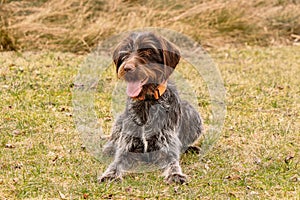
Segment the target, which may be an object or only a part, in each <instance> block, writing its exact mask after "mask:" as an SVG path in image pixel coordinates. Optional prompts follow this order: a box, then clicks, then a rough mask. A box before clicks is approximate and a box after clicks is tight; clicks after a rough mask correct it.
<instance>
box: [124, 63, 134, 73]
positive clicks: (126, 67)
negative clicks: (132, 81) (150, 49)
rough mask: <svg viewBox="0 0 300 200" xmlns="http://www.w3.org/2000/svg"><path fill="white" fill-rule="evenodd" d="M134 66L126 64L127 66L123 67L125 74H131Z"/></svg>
mask: <svg viewBox="0 0 300 200" xmlns="http://www.w3.org/2000/svg"><path fill="white" fill-rule="evenodd" d="M134 68H135V67H134V65H133V64H131V63H128V64H126V65H125V66H124V71H125V72H131V71H133V70H134Z"/></svg>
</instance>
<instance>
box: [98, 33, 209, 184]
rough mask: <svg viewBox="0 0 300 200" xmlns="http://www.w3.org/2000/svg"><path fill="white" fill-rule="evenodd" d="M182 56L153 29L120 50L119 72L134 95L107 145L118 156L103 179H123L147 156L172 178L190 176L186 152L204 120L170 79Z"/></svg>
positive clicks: (116, 59)
mask: <svg viewBox="0 0 300 200" xmlns="http://www.w3.org/2000/svg"><path fill="white" fill-rule="evenodd" d="M180 57H181V56H180V52H179V50H178V49H177V47H175V45H174V44H172V43H171V42H169V41H168V40H167V39H165V38H163V37H161V36H159V35H157V34H155V33H153V32H134V33H131V34H130V35H129V36H128V37H126V38H125V39H124V40H123V41H122V42H121V43H120V44H119V45H118V46H117V47H116V49H115V50H114V52H113V62H114V65H115V66H116V74H117V76H118V78H119V79H122V80H125V82H126V84H127V89H126V93H127V96H128V99H127V104H126V108H125V111H124V113H122V114H121V115H120V116H119V117H118V118H117V119H116V121H115V124H114V126H113V128H112V134H111V136H110V138H109V140H108V142H107V143H106V144H105V145H104V147H103V153H104V154H106V155H110V156H113V159H114V160H113V162H112V163H111V164H110V165H109V166H108V168H107V170H106V171H105V172H104V173H103V174H102V175H101V176H100V177H99V178H98V181H99V182H104V181H112V180H121V179H122V175H123V174H124V172H126V171H128V170H129V169H130V168H132V167H133V166H134V163H135V162H139V161H141V160H142V161H143V162H146V163H152V164H155V165H158V166H159V167H161V168H162V169H163V170H164V173H163V174H164V176H165V181H166V182H167V183H181V184H182V183H184V182H186V181H187V176H186V175H185V174H184V173H182V170H181V167H180V164H179V161H180V154H181V153H183V152H185V151H186V150H187V149H188V148H189V147H191V148H193V147H192V146H191V145H193V144H194V143H195V142H196V141H197V139H198V138H199V136H200V135H201V134H202V133H203V123H202V119H201V117H200V115H199V113H198V112H197V111H196V110H195V109H194V108H193V106H192V105H190V104H189V103H188V102H187V101H183V100H181V99H180V97H179V94H178V92H177V90H176V87H175V86H174V85H173V84H172V83H170V81H168V80H169V77H170V75H171V74H172V72H173V71H174V69H175V68H176V66H177V64H178V62H179V60H180ZM196 149H198V148H196Z"/></svg>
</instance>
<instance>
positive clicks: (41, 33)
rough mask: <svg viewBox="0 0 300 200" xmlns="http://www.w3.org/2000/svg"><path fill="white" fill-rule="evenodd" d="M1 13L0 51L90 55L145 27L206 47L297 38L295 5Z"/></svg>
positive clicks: (70, 1) (279, 0) (173, 4)
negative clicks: (116, 37)
mask: <svg viewBox="0 0 300 200" xmlns="http://www.w3.org/2000/svg"><path fill="white" fill-rule="evenodd" d="M0 13H1V15H0V16H1V17H0V27H1V29H0V42H1V43H0V50H9V49H11V48H14V49H18V50H24V49H26V50H28V49H30V50H36V49H40V50H41V49H51V50H55V51H57V50H59V51H68V52H70V51H72V52H81V53H82V52H90V51H91V49H93V47H95V46H96V45H97V43H98V41H99V40H103V39H105V38H106V37H109V36H110V35H112V34H118V33H121V32H124V31H128V30H129V31H131V30H133V29H138V28H143V27H161V28H168V29H172V30H175V31H177V32H180V33H183V34H186V35H189V36H190V37H192V38H193V39H194V40H196V41H197V42H199V43H202V45H204V46H208V47H222V46H224V45H230V46H244V45H245V44H246V45H249V44H250V45H259V46H269V45H277V44H292V43H297V44H299V42H295V41H294V38H293V37H292V35H296V36H297V35H298V36H299V35H300V23H299V22H300V15H299V13H300V6H299V1H297V0H254V1H247V0H240V1H235V0H222V1H219V0H207V1H194V0H188V1H184V2H183V1H178V0H168V1H158V0H149V1H145V0H143V1H135V0H117V1H107V0H103V1H89V0H63V1H61V0H42V1H41V0H35V1H16V0H2V1H0ZM2 33H3V34H2Z"/></svg>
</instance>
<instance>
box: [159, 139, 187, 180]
mask: <svg viewBox="0 0 300 200" xmlns="http://www.w3.org/2000/svg"><path fill="white" fill-rule="evenodd" d="M174 140H176V139H175V138H174ZM171 144H173V145H170V146H169V148H168V151H167V152H166V154H167V155H166V157H167V166H166V167H165V168H164V173H163V174H164V176H165V181H166V182H167V183H181V184H183V183H185V182H186V181H187V176H186V175H185V174H183V173H182V170H181V167H180V165H179V159H180V146H181V145H179V144H180V142H178V141H173V142H171Z"/></svg>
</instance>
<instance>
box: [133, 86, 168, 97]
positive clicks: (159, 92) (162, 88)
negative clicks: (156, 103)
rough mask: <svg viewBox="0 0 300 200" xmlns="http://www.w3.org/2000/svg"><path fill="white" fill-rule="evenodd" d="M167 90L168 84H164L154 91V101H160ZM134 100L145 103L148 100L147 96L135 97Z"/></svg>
mask: <svg viewBox="0 0 300 200" xmlns="http://www.w3.org/2000/svg"><path fill="white" fill-rule="evenodd" d="M166 90H167V82H163V83H161V84H159V85H158V86H157V88H156V89H155V91H154V94H153V97H154V99H155V100H158V99H159V98H160V97H161V96H162V95H163V94H164V93H165V91H166ZM132 99H134V100H140V101H143V100H145V99H146V97H145V95H143V96H138V97H133V98H132Z"/></svg>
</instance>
